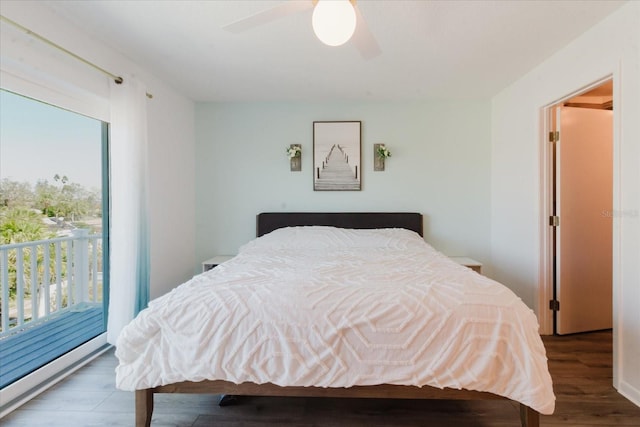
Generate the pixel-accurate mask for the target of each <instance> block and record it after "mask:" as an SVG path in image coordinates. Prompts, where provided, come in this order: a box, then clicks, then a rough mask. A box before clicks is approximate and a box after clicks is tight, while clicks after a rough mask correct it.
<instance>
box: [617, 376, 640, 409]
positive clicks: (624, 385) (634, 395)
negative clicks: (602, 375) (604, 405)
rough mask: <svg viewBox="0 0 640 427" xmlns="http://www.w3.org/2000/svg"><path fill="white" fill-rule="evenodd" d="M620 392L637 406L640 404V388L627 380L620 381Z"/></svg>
mask: <svg viewBox="0 0 640 427" xmlns="http://www.w3.org/2000/svg"><path fill="white" fill-rule="evenodd" d="M618 393H620V394H621V395H623V396H624V397H626V398H627V399H629V400H630V401H631V402H632V403H633V404H635V405H636V406H640V390H638V389H637V388H635V387H634V386H632V385H631V384H629V383H628V382H626V381H622V382H621V383H620V387H619V388H618Z"/></svg>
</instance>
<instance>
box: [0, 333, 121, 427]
mask: <svg viewBox="0 0 640 427" xmlns="http://www.w3.org/2000/svg"><path fill="white" fill-rule="evenodd" d="M110 348H111V345H109V344H108V343H107V334H106V333H103V334H101V335H98V336H97V337H95V338H94V339H92V340H90V341H88V342H86V343H84V344H83V345H81V346H79V347H78V348H76V349H74V350H72V351H70V352H68V353H67V354H64V355H63V356H60V357H59V358H57V359H56V360H54V361H52V362H50V363H47V364H46V365H44V366H43V367H42V368H40V369H38V370H36V371H35V372H32V373H30V374H29V375H26V376H25V377H24V378H21V379H20V380H18V381H16V382H14V383H13V384H10V385H8V386H6V387H5V388H3V389H2V390H0V418H2V417H4V416H5V415H7V414H9V413H10V412H11V411H13V410H15V409H16V408H18V407H20V406H22V405H24V404H25V403H27V402H28V401H29V400H31V399H33V398H34V397H35V396H37V395H38V394H40V393H42V392H43V391H45V390H47V389H48V388H50V387H52V386H54V385H55V384H57V383H58V382H60V381H62V380H63V379H64V378H66V377H67V376H69V375H71V374H72V373H74V372H75V371H77V370H78V369H80V368H82V367H83V366H84V365H86V364H87V363H89V362H91V361H92V360H93V359H95V358H96V357H98V356H100V355H101V354H102V353H104V352H105V351H107V350H109V349H110Z"/></svg>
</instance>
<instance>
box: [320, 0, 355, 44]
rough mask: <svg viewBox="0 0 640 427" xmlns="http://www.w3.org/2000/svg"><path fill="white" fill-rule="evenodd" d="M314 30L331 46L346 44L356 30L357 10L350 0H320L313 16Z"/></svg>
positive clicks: (323, 41)
mask: <svg viewBox="0 0 640 427" xmlns="http://www.w3.org/2000/svg"><path fill="white" fill-rule="evenodd" d="M311 24H312V26H313V32H314V33H315V34H316V37H318V39H320V41H321V42H322V43H324V44H326V45H329V46H340V45H343V44H345V43H346V42H347V41H349V39H350V38H351V36H353V33H354V32H355V30H356V11H355V10H354V9H353V5H352V4H351V2H350V1H349V0H319V1H318V3H317V4H316V7H315V8H314V9H313V16H312V18H311Z"/></svg>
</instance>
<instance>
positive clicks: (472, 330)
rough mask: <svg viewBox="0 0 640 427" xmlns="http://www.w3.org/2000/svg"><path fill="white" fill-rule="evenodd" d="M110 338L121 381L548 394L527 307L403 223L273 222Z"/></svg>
mask: <svg viewBox="0 0 640 427" xmlns="http://www.w3.org/2000/svg"><path fill="white" fill-rule="evenodd" d="M116 347H117V348H116V356H117V357H118V359H119V365H118V367H117V368H116V385H117V387H118V388H120V389H122V390H131V391H132V390H137V389H145V388H151V387H155V386H159V385H166V384H172V383H176V382H182V381H195V382H197V381H202V380H225V381H230V382H233V383H237V384H240V383H243V382H253V383H256V384H263V383H273V384H276V385H279V386H316V387H351V386H355V385H359V386H366V385H376V384H396V385H412V386H424V385H428V386H432V387H438V388H444V387H448V388H453V389H467V390H477V391H486V392H491V393H494V394H498V395H501V396H504V397H507V398H510V399H512V400H515V401H518V402H521V403H524V404H526V405H527V406H530V407H531V408H533V409H535V410H537V411H538V412H540V413H542V414H550V413H552V412H553V410H554V405H555V396H554V394H553V388H552V382H551V376H550V375H549V371H548V368H547V359H546V354H545V348H544V346H543V344H542V341H541V339H540V336H539V334H538V323H537V319H536V317H535V315H534V313H533V312H532V311H531V310H530V309H529V308H528V307H527V306H526V305H525V304H524V303H523V302H522V301H521V300H520V299H519V298H518V297H517V296H516V295H515V294H514V293H513V292H512V291H510V290H509V289H508V288H507V287H505V286H504V285H502V284H500V283H497V282H495V281H493V280H491V279H489V278H487V277H485V276H482V275H479V274H477V273H475V272H473V271H471V270H470V269H468V268H466V267H463V266H460V265H458V264H456V263H454V262H453V261H451V260H450V259H449V258H447V257H446V256H445V255H443V254H441V253H439V252H438V251H436V250H435V249H434V248H432V247H431V246H429V245H428V244H427V243H425V241H424V240H423V239H422V238H421V237H420V236H419V235H418V234H416V233H414V232H412V231H408V230H404V229H379V230H351V229H339V228H333V227H289V228H283V229H279V230H276V231H273V232H271V233H269V234H266V235H264V236H262V237H259V238H257V239H255V240H253V241H251V242H249V243H247V244H246V245H244V246H243V247H242V248H241V249H240V251H239V253H238V255H237V256H236V257H234V258H233V259H231V260H229V261H227V262H225V263H223V264H221V265H219V266H218V267H216V268H215V269H213V270H210V271H208V272H206V273H203V274H200V275H198V276H195V277H194V278H192V279H191V280H189V281H187V282H186V283H184V284H182V285H180V286H178V287H177V288H175V289H174V290H172V291H171V292H169V293H168V294H166V295H164V296H162V297H160V298H158V299H156V300H154V301H152V302H151V303H150V304H149V307H148V308H147V309H145V310H143V311H142V312H141V313H140V314H139V315H138V316H137V317H136V318H135V319H134V320H133V321H132V322H131V323H130V324H129V325H128V326H126V327H125V328H124V329H123V331H122V333H121V334H120V336H119V338H118V342H117V346H116Z"/></svg>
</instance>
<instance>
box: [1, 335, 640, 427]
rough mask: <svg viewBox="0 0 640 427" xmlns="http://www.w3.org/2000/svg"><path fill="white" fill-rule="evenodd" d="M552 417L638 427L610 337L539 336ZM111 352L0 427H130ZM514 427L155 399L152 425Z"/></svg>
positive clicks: (341, 404)
mask: <svg viewBox="0 0 640 427" xmlns="http://www.w3.org/2000/svg"><path fill="white" fill-rule="evenodd" d="M544 342H545V345H546V347H547V356H548V358H549V369H550V370H551V375H552V377H553V381H554V390H555V393H556V397H557V402H556V411H555V414H554V415H552V416H542V417H541V421H540V425H541V426H544V427H559V426H611V427H613V426H616V427H617V426H636V427H640V408H638V407H637V406H635V405H634V404H633V403H631V402H629V401H628V400H626V399H625V398H624V397H622V396H621V395H620V394H618V393H617V392H616V391H615V390H614V389H613V387H612V386H611V372H612V357H611V347H612V345H611V333H610V332H597V333H590V334H581V335H573V336H568V337H545V338H544ZM115 366H116V359H115V356H114V355H113V351H110V352H108V353H106V354H105V355H103V356H101V357H100V358H99V359H96V360H95V361H93V362H92V363H91V364H89V365H88V366H87V367H85V368H83V369H81V370H80V371H78V372H77V373H75V374H74V375H72V376H71V377H69V378H67V379H66V380H65V381H63V382H61V383H59V384H58V385H56V386H55V387H53V388H52V389H50V390H49V391H47V392H45V393H44V394H42V395H40V396H39V397H37V398H35V399H33V400H32V401H31V402H29V403H28V404H26V405H24V406H22V407H21V408H19V409H18V410H16V411H14V412H13V413H11V414H9V415H8V416H6V417H5V418H4V419H1V420H0V425H2V426H4V427H12V426H30V427H38V426H47V427H58V426H60V427H76V426H78V427H80V426H82V427H85V426H132V425H133V423H134V416H133V413H134V404H133V394H132V393H128V392H122V391H118V390H116V389H115V386H114V374H113V370H114V368H115ZM285 425H286V426H304V427H310V426H331V427H334V426H336V427H337V426H341V427H342V426H344V427H347V426H348V427H353V426H367V427H374V426H375V427H377V426H433V427H449V426H451V427H453V426H456V427H467V426H468V427H471V426H473V427H489V426H491V427H503V426H505V427H506V426H510V427H512V426H518V425H519V418H518V409H517V406H516V405H515V404H513V403H511V402H508V401H484V402H481V401H475V402H455V401H427V402H424V401H414V400H407V401H397V400H365V399H356V400H338V399H307V398H245V399H244V400H242V402H241V404H239V405H237V406H232V407H225V408H220V407H218V405H217V396H198V395H157V397H156V404H155V411H154V414H153V422H152V426H180V427H183V426H184V427H186V426H192V427H204V426H219V427H231V426H233V427H258V426H285Z"/></svg>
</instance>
